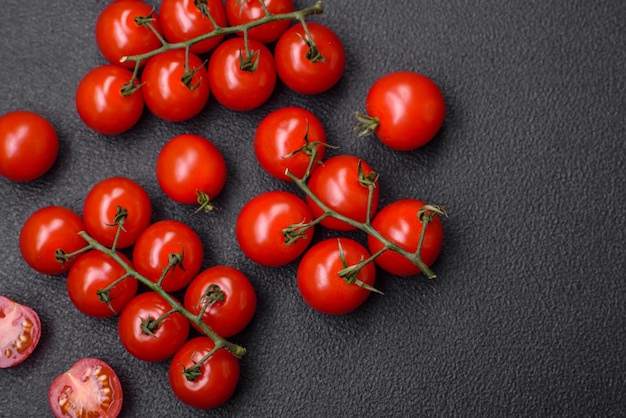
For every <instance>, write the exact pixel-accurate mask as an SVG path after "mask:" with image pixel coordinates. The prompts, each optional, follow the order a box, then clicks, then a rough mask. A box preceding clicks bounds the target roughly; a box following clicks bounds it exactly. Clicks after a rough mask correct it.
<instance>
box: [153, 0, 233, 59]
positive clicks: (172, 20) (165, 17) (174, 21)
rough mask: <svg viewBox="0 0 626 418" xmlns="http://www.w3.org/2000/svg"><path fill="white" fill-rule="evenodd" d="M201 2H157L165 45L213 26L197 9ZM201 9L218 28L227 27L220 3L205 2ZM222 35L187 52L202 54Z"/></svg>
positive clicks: (205, 31)
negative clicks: (208, 14)
mask: <svg viewBox="0 0 626 418" xmlns="http://www.w3.org/2000/svg"><path fill="white" fill-rule="evenodd" d="M201 3H202V2H199V1H194V0H161V5H160V7H159V15H160V19H159V21H160V22H161V26H162V29H163V36H165V39H167V40H168V41H169V42H173V43H177V42H184V41H187V40H190V39H193V38H196V37H198V36H201V35H204V34H206V33H209V32H212V31H213V29H214V27H213V23H212V22H211V19H209V18H208V17H207V16H206V15H205V14H204V13H203V12H202V11H201V9H200V8H199V7H200V6H199V5H200V4H201ZM205 3H206V4H205V5H204V6H203V7H206V8H207V9H208V12H209V13H210V14H211V17H212V18H213V20H214V21H215V22H216V23H217V25H218V26H220V27H226V26H228V20H227V18H226V12H225V10H224V4H223V3H222V1H221V0H207V1H206V2H205ZM222 39H224V36H213V37H211V38H208V39H205V40H203V41H200V42H197V43H195V44H193V45H192V46H191V52H193V53H195V54H204V53H206V52H209V51H210V50H212V49H213V48H215V47H216V46H217V45H218V44H219V43H220V42H221V41H222Z"/></svg>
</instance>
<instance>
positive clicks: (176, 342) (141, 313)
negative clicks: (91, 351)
mask: <svg viewBox="0 0 626 418" xmlns="http://www.w3.org/2000/svg"><path fill="white" fill-rule="evenodd" d="M171 310H172V305H170V304H169V303H168V302H167V301H166V300H165V299H163V297H161V296H160V295H159V294H158V293H156V292H145V293H140V294H139V295H137V296H135V297H134V298H133V299H132V300H131V301H130V302H129V303H128V305H126V307H125V308H124V310H123V311H122V314H121V315H120V318H119V321H118V323H117V324H118V332H119V336H120V341H121V342H122V345H123V346H124V348H126V350H127V351H128V352H129V353H130V354H132V355H133V356H135V357H137V358H138V359H140V360H143V361H150V362H155V361H162V360H165V359H167V358H170V357H171V356H173V355H174V353H175V352H176V351H177V350H178V349H179V348H180V347H181V346H182V345H183V344H184V343H185V341H187V337H188V336H189V320H188V319H187V318H185V317H184V316H183V315H182V314H181V313H180V312H172V313H169V314H168V315H167V317H166V319H164V318H162V316H163V315H164V314H167V313H168V312H170V311H171ZM157 320H158V321H157Z"/></svg>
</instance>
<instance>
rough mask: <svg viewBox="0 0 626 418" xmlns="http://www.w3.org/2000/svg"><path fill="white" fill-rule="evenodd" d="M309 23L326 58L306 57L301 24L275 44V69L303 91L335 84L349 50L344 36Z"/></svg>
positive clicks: (320, 90) (318, 90)
mask: <svg viewBox="0 0 626 418" xmlns="http://www.w3.org/2000/svg"><path fill="white" fill-rule="evenodd" d="M307 27H308V29H309V32H310V33H311V36H312V37H313V40H314V41H315V43H316V45H317V49H318V51H319V52H320V53H321V54H322V56H323V57H324V59H323V60H318V61H315V62H314V61H312V60H310V59H308V58H307V54H308V52H309V47H308V45H307V44H306V43H305V42H304V40H303V38H304V39H306V33H305V31H304V28H303V27H302V25H300V24H296V25H293V26H291V27H290V28H289V29H287V31H286V32H285V33H283V34H282V36H281V37H280V38H279V39H278V42H277V43H276V47H275V48H274V58H275V59H276V71H277V72H278V77H279V78H280V80H281V81H282V82H283V83H284V84H285V85H286V86H287V87H289V88H290V89H292V90H294V91H296V92H298V93H302V94H309V95H312V94H319V93H323V92H325V91H327V90H329V89H330V88H331V87H333V86H335V85H336V84H337V83H338V82H339V80H340V79H341V77H342V76H343V73H344V71H345V67H346V51H345V49H344V46H343V43H342V42H341V39H339V37H338V36H337V35H336V34H335V33H334V32H333V31H332V30H331V29H330V28H328V27H327V26H324V25H322V24H320V23H316V22H308V23H307Z"/></svg>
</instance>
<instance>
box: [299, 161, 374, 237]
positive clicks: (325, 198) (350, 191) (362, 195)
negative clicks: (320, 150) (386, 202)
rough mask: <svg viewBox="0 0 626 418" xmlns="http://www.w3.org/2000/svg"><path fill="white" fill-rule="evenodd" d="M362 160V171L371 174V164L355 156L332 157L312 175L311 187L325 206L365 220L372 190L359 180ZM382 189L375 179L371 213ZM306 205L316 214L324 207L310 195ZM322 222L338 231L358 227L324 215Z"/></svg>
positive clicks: (358, 219) (309, 183) (353, 217)
mask: <svg viewBox="0 0 626 418" xmlns="http://www.w3.org/2000/svg"><path fill="white" fill-rule="evenodd" d="M359 161H361V168H362V170H363V174H364V175H365V176H368V175H369V174H370V173H372V172H373V170H372V167H371V166H370V165H369V164H368V163H367V162H365V161H363V160H360V159H359V158H358V157H356V156H354V155H347V154H341V155H337V156H334V157H332V158H329V159H328V160H326V161H325V162H324V164H323V165H322V166H321V167H319V168H318V169H317V170H316V171H315V172H314V173H313V175H311V178H310V179H309V182H308V186H309V188H310V189H311V191H312V192H313V194H315V196H317V197H318V198H319V199H320V200H321V201H322V202H323V203H324V204H325V205H327V206H328V207H330V208H331V209H333V210H335V211H336V212H338V213H340V214H341V215H344V216H346V217H348V218H350V219H353V220H355V221H358V222H360V223H364V222H365V221H366V218H367V202H368V195H369V189H368V188H367V187H365V186H363V185H362V184H361V183H360V181H359ZM379 195H380V189H379V187H378V181H376V184H375V187H374V190H373V194H372V206H371V216H373V215H374V213H376V210H377V209H378V200H379ZM307 204H308V205H309V207H310V208H311V212H312V213H313V216H315V217H316V218H317V217H319V216H321V215H322V214H323V213H324V211H323V210H322V208H321V207H320V206H319V205H318V204H317V203H315V202H314V201H313V199H311V198H310V197H309V196H307ZM321 225H323V226H325V227H326V228H329V229H334V230H337V231H348V230H353V229H355V227H353V226H352V225H350V224H348V223H346V222H344V221H340V220H338V219H335V218H331V217H328V218H325V219H324V220H322V222H321Z"/></svg>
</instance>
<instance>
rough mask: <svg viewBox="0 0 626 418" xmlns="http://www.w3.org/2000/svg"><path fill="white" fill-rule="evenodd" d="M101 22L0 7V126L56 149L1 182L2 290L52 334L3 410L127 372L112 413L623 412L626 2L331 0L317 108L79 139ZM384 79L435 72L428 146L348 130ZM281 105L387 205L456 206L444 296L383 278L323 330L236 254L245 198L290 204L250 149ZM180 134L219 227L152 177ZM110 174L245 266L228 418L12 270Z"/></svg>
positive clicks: (440, 284) (20, 6) (156, 124)
mask: <svg viewBox="0 0 626 418" xmlns="http://www.w3.org/2000/svg"><path fill="white" fill-rule="evenodd" d="M105 4H107V2H105V1H101V0H100V1H99V0H92V1H88V2H71V1H67V0H59V1H55V2H44V1H41V0H35V1H32V2H23V1H17V0H3V1H2V2H0V56H1V60H0V98H1V99H0V113H5V112H7V111H10V110H13V109H17V108H24V109H29V110H34V111H37V112H40V113H41V114H43V115H45V116H46V117H48V118H49V119H50V120H51V122H52V123H53V125H54V126H55V127H56V128H57V130H58V133H59V135H60V141H61V149H60V155H59V158H58V161H57V163H56V164H55V166H54V167H53V169H52V170H51V171H50V172H49V173H48V174H47V175H46V176H44V177H43V178H41V179H39V180H37V181H35V182H33V183H29V184H13V183H10V182H8V181H4V180H0V201H1V202H2V203H1V204H2V217H1V221H0V222H1V223H2V231H3V233H2V235H1V236H0V239H1V240H2V245H1V246H0V259H1V260H2V268H1V269H0V294H4V295H7V296H9V297H12V298H14V299H16V300H18V301H20V302H22V303H25V304H28V305H31V306H33V307H34V308H36V309H37V311H38V312H39V314H40V316H41V320H42V323H43V327H44V332H43V336H42V339H41V342H40V346H39V347H38V349H37V350H36V351H35V353H34V354H33V356H32V358H30V359H29V360H28V361H27V362H25V363H23V364H22V365H20V366H19V367H15V368H13V369H7V370H2V371H1V372H0V393H2V395H1V396H0V416H2V417H14V416H43V415H46V414H49V412H48V411H49V409H48V407H47V400H46V391H47V388H48V385H49V383H50V382H51V381H52V379H53V378H54V377H55V376H56V375H57V374H59V373H61V372H63V371H64V370H65V369H67V368H68V367H69V366H70V365H71V364H72V363H73V362H74V361H75V360H76V359H78V358H80V357H85V356H96V357H100V358H102V359H104V360H106V361H107V362H109V363H110V364H111V365H112V366H113V367H114V368H115V369H116V370H117V371H118V374H119V376H120V378H121V380H122V383H123V385H124V389H125V403H124V408H123V416H125V417H143V416H158V417H161V416H162V417H165V416H179V417H187V416H189V417H192V416H409V415H420V416H548V415H550V416H593V415H595V416H618V415H621V414H622V413H623V408H624V407H625V406H626V395H625V393H626V360H625V357H624V352H625V347H624V345H625V343H626V304H625V303H624V300H625V296H626V283H625V281H624V279H625V278H626V274H625V273H624V270H625V267H626V265H625V263H624V253H625V251H624V250H625V245H624V242H625V232H624V231H625V227H626V218H625V215H624V202H625V201H626V199H625V197H626V192H625V189H624V180H625V179H626V172H625V169H626V167H625V160H626V150H625V145H624V132H625V131H626V118H625V117H624V113H625V110H626V84H625V83H626V72H625V68H626V52H625V50H624V42H625V41H626V2H622V1H610V0H599V1H593V2H592V1H587V2H584V1H565V0H561V1H552V2H546V1H526V2H517V1H509V0H506V1H502V0H486V1H469V2H465V1H459V0H453V1H435V2H427V1H421V0H420V1H416V0H396V1H393V2H392V1H387V2H382V1H375V0H359V1H347V0H343V1H328V2H326V11H325V13H324V14H323V15H322V16H319V17H316V18H315V19H316V20H318V21H320V22H322V23H325V24H327V25H328V26H330V27H332V28H333V29H334V30H336V32H337V33H338V34H339V36H340V37H341V38H342V40H343V41H344V43H345V47H346V50H347V54H348V66H347V70H346V73H345V76H344V78H343V79H342V81H341V83H340V84H339V85H338V86H337V87H336V88H335V89H333V90H332V91H330V92H328V93H326V94H323V95H321V96H318V97H304V96H299V95H296V94H294V93H291V92H289V91H288V90H287V89H285V88H284V87H282V86H279V87H278V89H277V91H276V92H275V94H274V96H273V97H272V99H271V100H270V102H268V103H267V104H266V105H265V106H263V107H262V108H261V109H259V110H258V111H254V112H250V113H245V114H241V113H234V112H231V111H227V110H225V109H223V108H221V107H220V106H219V105H217V104H216V103H215V102H212V103H210V104H209V106H208V107H207V108H206V109H205V111H203V112H202V114H201V115H200V116H199V117H197V118H195V119H194V120H192V121H189V122H186V123H179V124H171V123H166V122H162V121H159V120H156V119H155V118H153V117H152V116H151V115H149V114H147V113H146V114H145V115H144V117H143V118H142V120H141V122H140V124H139V125H138V126H137V127H136V128H134V129H133V130H131V131H130V132H128V133H126V134H123V135H120V136H118V137H104V136H100V135H97V134H94V133H93V132H91V131H90V130H89V129H87V128H86V127H84V126H83V125H82V123H81V122H80V120H79V119H78V116H77V114H76V111H75V109H74V105H73V97H74V90H75V87H76V84H77V82H78V80H79V79H80V78H81V77H82V75H83V74H84V73H86V72H87V71H88V70H89V69H90V68H92V67H94V66H96V65H99V64H101V63H103V62H104V61H103V59H102V58H101V56H100V55H99V53H98V51H97V49H96V45H95V40H94V36H93V28H94V22H95V19H96V16H97V15H98V13H99V11H100V10H101V9H102V8H103V7H104V5H105ZM153 4H155V5H156V4H157V2H154V3H153ZM296 4H297V5H298V6H300V7H304V6H307V5H309V4H311V3H310V2H307V1H303V0H297V1H296ZM398 69H409V70H415V71H418V72H423V73H424V74H426V75H428V76H430V77H431V78H433V79H434V80H435V81H436V82H437V83H438V84H439V85H440V86H441V88H442V91H443V93H444V95H445V98H446V100H447V104H448V113H447V116H446V121H445V124H444V128H443V129H442V131H441V132H440V134H439V136H438V137H437V138H436V139H435V140H434V141H433V142H432V143H431V144H429V145H428V146H427V147H425V148H424V149H421V150H417V151H415V152H411V153H397V152H392V151H390V150H388V149H385V148H384V147H383V146H382V145H381V144H379V143H378V142H377V141H375V140H371V141H370V140H362V139H357V138H356V137H355V135H354V133H353V132H352V126H353V123H354V122H353V116H352V115H353V113H354V112H355V111H358V110H363V109H364V97H365V94H366V91H367V88H368V86H369V85H370V84H371V83H372V82H373V81H374V80H375V79H376V78H378V77H379V76H381V75H383V74H384V73H387V72H390V71H394V70H398ZM285 105H300V106H303V107H306V108H308V109H310V110H312V111H313V112H315V113H316V114H317V115H318V116H319V117H320V119H321V120H322V121H323V122H324V124H325V126H326V129H327V133H328V136H329V139H330V140H331V141H332V142H334V143H335V144H338V145H340V146H341V147H342V149H341V152H346V153H352V154H356V155H359V156H361V157H362V158H363V159H365V160H366V161H368V162H369V163H370V164H371V165H372V166H373V167H374V168H375V169H376V170H377V171H379V172H380V174H381V204H385V203H389V202H391V201H392V200H394V199H397V198H402V197H417V198H420V199H424V200H427V201H429V202H432V203H437V204H444V205H445V206H446V207H447V209H448V211H449V214H450V218H449V219H448V220H447V221H446V222H445V231H446V238H445V248H444V252H443V254H442V256H441V257H440V259H439V261H438V262H437V263H436V265H435V266H434V267H435V269H436V271H437V272H438V274H439V276H440V277H439V278H438V279H437V280H435V281H430V282H429V281H427V280H426V279H423V278H411V279H399V278H394V277H388V276H385V275H384V274H382V273H381V274H380V276H379V281H378V286H379V287H380V288H381V289H382V290H383V291H384V292H385V296H382V297H380V296H374V297H371V298H370V299H369V300H368V302H367V303H366V304H365V305H364V306H363V307H362V308H361V309H360V310H358V311H357V312H355V313H353V314H350V315H348V316H344V317H339V318H335V317H326V316H321V315H319V314H316V313H315V312H313V311H311V310H310V309H309V308H308V307H307V306H306V305H304V303H303V302H302V301H301V299H300V297H299V295H298V293H297V289H296V287H295V278H294V275H295V270H296V264H295V263H294V264H292V265H289V266H287V267H284V268H280V269H266V268H261V267H259V266H256V265H254V264H253V263H252V262H250V261H248V260H246V259H245V257H244V256H243V255H242V254H241V253H240V251H239V249H238V247H237V245H236V241H235V239H234V222H235V219H236V216H237V212H238V210H239V209H240V208H241V206H242V205H243V203H244V202H245V201H247V200H248V199H250V198H251V197H252V196H254V195H255V194H256V193H259V192H262V191H266V190H270V189H274V188H280V189H288V190H290V187H289V186H288V185H284V184H279V183H277V182H276V181H275V180H273V179H271V178H269V176H268V175H266V174H264V173H263V172H262V170H261V169H260V168H259V166H258V164H257V163H256V162H255V160H254V156H253V151H252V136H253V134H254V129H255V126H256V124H257V123H258V122H259V121H260V119H261V118H262V117H263V116H264V115H265V114H267V113H268V112H269V111H271V110H273V109H276V108H278V107H281V106H285ZM189 131H190V132H195V133H200V134H203V135H206V136H207V137H208V138H210V139H212V140H213V141H214V142H215V143H216V144H217V145H218V146H219V147H220V149H221V150H222V152H223V153H224V156H225V158H226V160H227V163H228V166H229V177H228V183H227V186H226V190H225V191H224V192H223V194H222V195H221V196H220V199H219V204H220V207H221V208H222V210H221V211H220V212H218V213H216V214H215V216H210V217H205V216H198V215H193V213H192V212H193V210H192V209H191V208H189V207H183V206H180V205H177V204H175V203H173V202H171V201H169V200H168V199H167V198H166V197H165V196H164V195H163V194H162V192H161V191H160V190H159V188H158V185H157V183H156V179H155V176H154V163H155V160H156V155H157V153H158V150H159V148H160V146H161V145H162V144H164V143H165V141H166V140H167V139H169V138H170V137H171V136H173V135H175V134H177V133H181V132H189ZM333 152H339V151H331V155H332V153H333ZM112 175H125V176H128V177H131V178H133V179H135V180H137V181H138V182H139V183H141V184H142V185H143V186H145V187H146V189H147V190H148V192H149V193H150V195H151V197H152V199H153V203H154V208H155V211H154V218H155V220H156V219H164V218H174V219H179V220H182V221H185V222H188V223H189V224H190V225H192V226H193V227H194V228H196V230H198V231H199V232H200V233H201V235H202V237H203V240H204V243H205V246H206V252H207V258H206V263H205V264H206V266H209V265H214V264H228V265H233V266H236V267H238V268H240V269H241V270H243V271H244V272H245V273H246V274H247V275H248V276H249V277H250V278H251V280H252V281H253V283H254V285H255V287H256V289H257V292H258V297H259V306H258V313H257V315H256V317H255V319H254V321H253V323H252V324H251V325H250V326H249V327H248V328H247V329H246V331H245V332H244V333H242V334H241V335H240V336H238V337H237V338H235V340H236V341H237V342H239V343H241V344H243V345H245V346H246V347H247V348H248V351H249V354H248V355H246V357H245V358H244V360H243V361H242V378H241V382H240V385H239V388H238V390H237V392H236V394H235V395H234V397H233V398H232V399H231V400H230V401H229V402H228V403H227V404H226V405H224V406H223V407H221V408H219V409H216V410H213V411H210V412H208V413H206V412H201V411H195V410H193V409H190V408H188V407H186V406H184V405H181V404H180V403H179V402H178V401H177V400H176V399H175V397H174V395H173V394H172V393H171V391H170V389H169V387H168V382H167V378H166V370H167V363H166V362H164V363H162V364H144V363H141V362H140V361H138V360H135V359H133V358H131V357H130V356H129V355H128V354H127V353H125V351H124V349H123V348H122V346H121V344H120V343H119V342H118V339H117V334H116V322H115V320H114V319H111V320H94V319H91V318H87V317H85V316H83V315H81V314H79V313H78V312H77V311H76V310H75V308H74V307H73V306H72V305H71V302H70V301H69V299H68V297H67V294H66V290H65V286H64V278H63V277H60V278H58V277H57V278H53V277H45V276H41V275H38V274H36V273H34V272H32V271H31V270H30V269H29V268H28V267H27V266H26V265H25V264H24V263H23V261H22V260H21V258H20V255H19V251H18V248H17V237H18V234H19V229H20V226H21V224H22V223H23V221H24V220H25V219H26V217H27V216H28V214H29V213H31V212H32V211H34V210H35V209H36V208H38V207H41V206H44V205H49V204H60V205H65V206H69V207H71V208H73V209H75V210H77V211H80V209H81V205H82V199H83V197H84V195H85V194H86V192H87V191H88V190H89V188H90V187H91V186H92V185H93V184H94V183H95V182H97V181H98V180H100V179H102V178H105V177H108V176H112ZM323 236H325V235H324V234H318V235H317V236H316V239H320V238H322V237H323ZM355 237H356V238H357V239H361V238H362V237H361V236H360V235H356V234H355Z"/></svg>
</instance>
